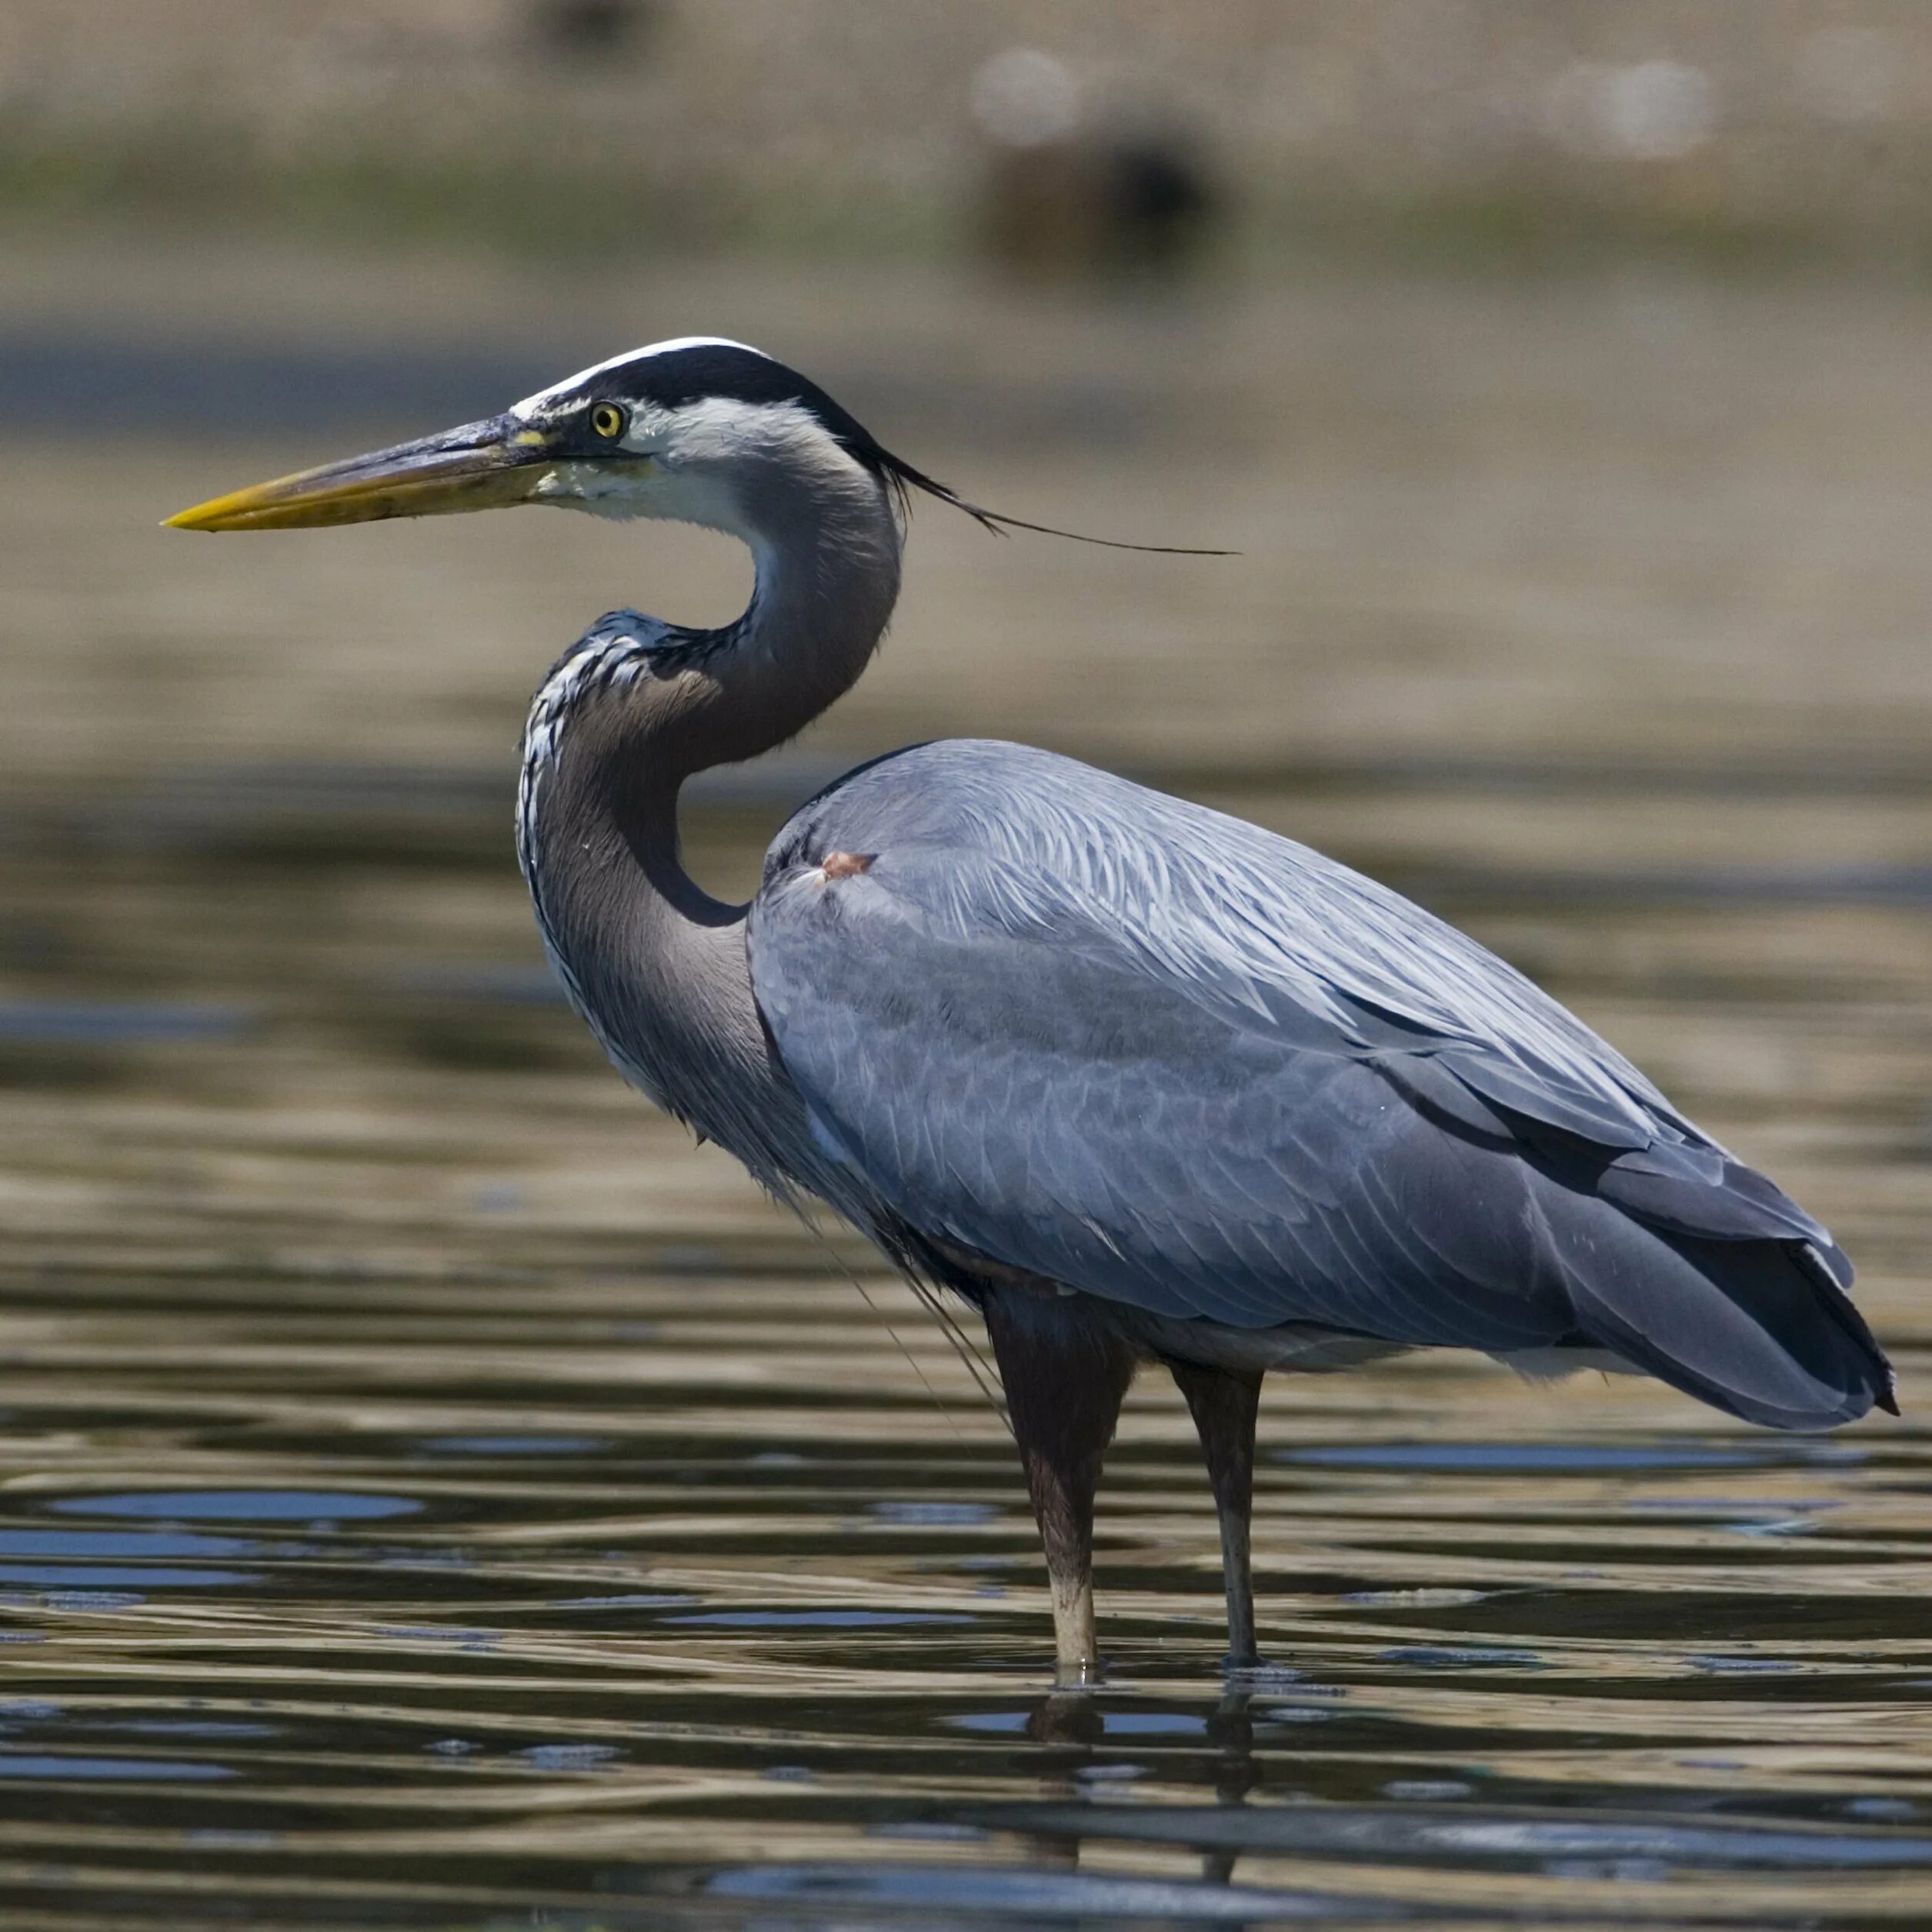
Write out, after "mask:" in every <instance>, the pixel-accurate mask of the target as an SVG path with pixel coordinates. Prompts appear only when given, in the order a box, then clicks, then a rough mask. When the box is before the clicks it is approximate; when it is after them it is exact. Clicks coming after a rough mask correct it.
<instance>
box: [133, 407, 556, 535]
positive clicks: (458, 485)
mask: <svg viewBox="0 0 1932 1932" xmlns="http://www.w3.org/2000/svg"><path fill="white" fill-rule="evenodd" d="M553 455H554V451H553V445H552V438H551V436H550V435H549V434H548V433H547V432H545V431H543V430H541V429H531V428H529V426H528V425H526V424H523V423H521V422H518V421H517V420H516V419H515V418H514V417H507V416H497V417H493V418H492V419H490V420H489V421H488V422H472V423H465V425H463V426H462V428H461V429H449V430H445V431H443V432H441V433H439V434H438V435H433V436H424V437H422V438H420V439H419V440H417V441H416V442H405V443H398V444H396V445H395V446H394V447H393V448H391V449H378V450H374V451H372V452H370V453H369V455H365V456H352V457H350V458H349V459H348V460H347V461H346V462H339V463H325V464H324V465H322V467H321V468H320V469H305V470H302V471H300V472H298V473H297V474H296V475H293V476H280V477H277V478H276V479H275V481H274V482H268V483H256V484H255V485H253V486H252V487H250V488H249V489H238V490H235V491H233V492H231V493H230V494H229V495H228V496H216V497H212V498H210V499H209V501H208V502H205V503H197V504H196V505H195V506H194V508H193V509H188V510H182V512H179V514H178V515H176V516H171V517H169V519H167V526H166V527H167V528H168V529H172V530H312V529H322V528H325V527H326V526H329V525H332V524H339V523H373V522H379V521H380V520H381V519H383V518H385V517H392V516H445V515H448V514H450V513H452V512H456V511H459V510H483V509H494V508H496V507H497V506H499V505H502V504H507V503H522V502H528V501H529V498H530V496H531V495H532V492H534V491H535V490H536V488H537V486H538V485H539V483H540V482H542V479H543V478H544V477H545V476H546V475H548V474H549V472H550V469H551V468H552V460H553Z"/></svg>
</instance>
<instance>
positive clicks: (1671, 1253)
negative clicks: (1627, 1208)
mask: <svg viewBox="0 0 1932 1932" xmlns="http://www.w3.org/2000/svg"><path fill="white" fill-rule="evenodd" d="M1591 1206H1592V1208H1593V1209H1596V1210H1606V1209H1607V1210H1608V1211H1607V1212H1593V1213H1587V1214H1584V1215H1579V1214H1576V1213H1569V1214H1563V1213H1558V1214H1554V1215H1552V1216H1550V1223H1551V1226H1550V1232H1551V1234H1552V1236H1553V1242H1554V1246H1555V1247H1556V1249H1557V1253H1558V1255H1559V1256H1560V1260H1561V1263H1562V1266H1563V1272H1564V1273H1565V1275H1566V1276H1567V1279H1568V1286H1569V1289H1570V1296H1571V1299H1572V1301H1573V1303H1574V1305H1575V1307H1576V1310H1577V1323H1578V1326H1579V1327H1580V1329H1581V1330H1583V1333H1585V1334H1586V1335H1587V1336H1589V1337H1590V1340H1592V1341H1593V1342H1595V1343H1598V1344H1600V1346H1603V1347H1606V1348H1608V1349H1610V1350H1613V1352H1614V1353H1617V1354H1618V1355H1620V1356H1623V1358H1624V1359H1625V1360H1627V1361H1629V1362H1630V1363H1633V1365H1634V1366H1637V1367H1638V1368H1640V1369H1643V1370H1646V1371H1647V1373H1650V1374H1651V1375H1654V1376H1656V1377H1657V1379H1658V1380H1659V1381H1660V1382H1667V1383H1670V1386H1672V1387H1673V1388H1675V1389H1681V1390H1683V1392H1684V1393H1685V1394H1687V1395H1693V1396H1697V1397H1698V1399H1699V1400H1701V1401H1704V1402H1708V1403H1710V1404H1711V1406H1713V1408H1717V1409H1722V1410H1726V1411H1727V1412H1728V1413H1730V1414H1731V1415H1733V1416H1742V1417H1743V1419H1744V1420H1746V1421H1747V1422H1755V1423H1763V1424H1765V1425H1766V1426H1768V1427H1770V1428H1773V1429H1832V1428H1835V1427H1837V1425H1838V1424H1839V1423H1846V1422H1854V1421H1856V1420H1857V1418H1858V1417H1859V1416H1862V1415H1864V1413H1865V1412H1866V1411H1867V1410H1868V1409H1870V1407H1871V1406H1873V1405H1874V1403H1876V1404H1877V1406H1879V1407H1880V1408H1881V1409H1886V1410H1890V1412H1891V1413H1893V1414H1894V1415H1897V1413H1898V1403H1897V1396H1896V1395H1895V1393H1894V1380H1893V1375H1892V1369H1891V1364H1890V1363H1888V1362H1887V1360H1886V1359H1885V1356H1884V1352H1883V1350H1880V1347H1879V1346H1878V1344H1877V1342H1876V1341H1875V1340H1874V1339H1873V1336H1872V1332H1871V1330H1870V1329H1869V1328H1868V1327H1867V1326H1866V1325H1865V1320H1864V1316H1861V1315H1860V1313H1859V1312H1858V1310H1857V1309H1856V1308H1855V1307H1854V1306H1852V1303H1851V1300H1850V1297H1849V1296H1847V1294H1846V1293H1845V1291H1844V1289H1843V1288H1841V1287H1840V1286H1839V1284H1838V1283H1837V1280H1834V1277H1833V1274H1832V1271H1831V1270H1830V1268H1829V1267H1828V1266H1827V1265H1826V1263H1825V1262H1824V1259H1823V1258H1822V1257H1821V1256H1819V1255H1818V1254H1817V1253H1816V1252H1815V1251H1814V1250H1813V1249H1812V1248H1811V1247H1810V1246H1808V1245H1807V1244H1806V1243H1804V1242H1800V1241H1750V1240H1743V1241H1737V1240H1732V1241H1725V1240H1709V1239H1702V1238H1699V1237H1696V1236H1687V1235H1680V1234H1673V1233H1665V1232H1663V1231H1662V1230H1658V1229H1656V1228H1653V1227H1647V1226H1644V1225H1643V1223H1641V1222H1639V1221H1636V1220H1631V1219H1628V1218H1627V1217H1626V1216H1623V1215H1622V1214H1620V1213H1617V1210H1615V1209H1613V1208H1609V1206H1608V1204H1607V1203H1602V1202H1595V1203H1591Z"/></svg>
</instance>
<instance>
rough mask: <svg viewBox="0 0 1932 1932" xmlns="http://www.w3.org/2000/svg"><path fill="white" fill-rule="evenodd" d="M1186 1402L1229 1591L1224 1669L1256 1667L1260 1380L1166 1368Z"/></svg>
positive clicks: (1180, 1364)
mask: <svg viewBox="0 0 1932 1932" xmlns="http://www.w3.org/2000/svg"><path fill="white" fill-rule="evenodd" d="M1169 1366H1170V1368H1171V1369H1172V1370H1173V1377H1174V1380H1175V1381H1176V1383H1179V1384H1180V1392H1181V1393H1182V1394H1183V1396H1186V1398H1187V1406H1188V1410H1189V1411H1190V1413H1191V1414H1192V1415H1193V1418H1194V1428H1195V1430H1196V1433H1197V1434H1198V1435H1199V1436H1200V1439H1201V1453H1202V1455H1203V1457H1205V1458H1206V1462H1207V1480H1208V1482H1209V1483H1210V1486H1211V1487H1212V1488H1213V1491H1214V1507H1215V1510H1216V1513H1218V1514H1219V1516H1220V1519H1221V1575H1222V1579H1223V1582H1224V1583H1226V1588H1227V1598H1228V1653H1227V1667H1228V1668H1229V1669H1230V1670H1241V1669H1243V1668H1244V1667H1246V1666H1248V1665H1250V1664H1253V1663H1259V1662H1260V1653H1258V1652H1257V1651H1256V1649H1255V1647H1254V1580H1253V1570H1252V1567H1251V1565H1250V1557H1249V1520H1250V1517H1251V1515H1252V1514H1253V1503H1254V1428H1255V1418H1256V1415H1257V1414H1258V1413H1259V1412H1260V1406H1261V1378H1260V1376H1258V1375H1237V1374H1235V1373H1231V1372H1230V1371H1229V1370H1225V1369H1203V1368H1197V1367H1196V1366H1193V1364H1192V1363H1183V1362H1175V1363H1170V1365H1169Z"/></svg>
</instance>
